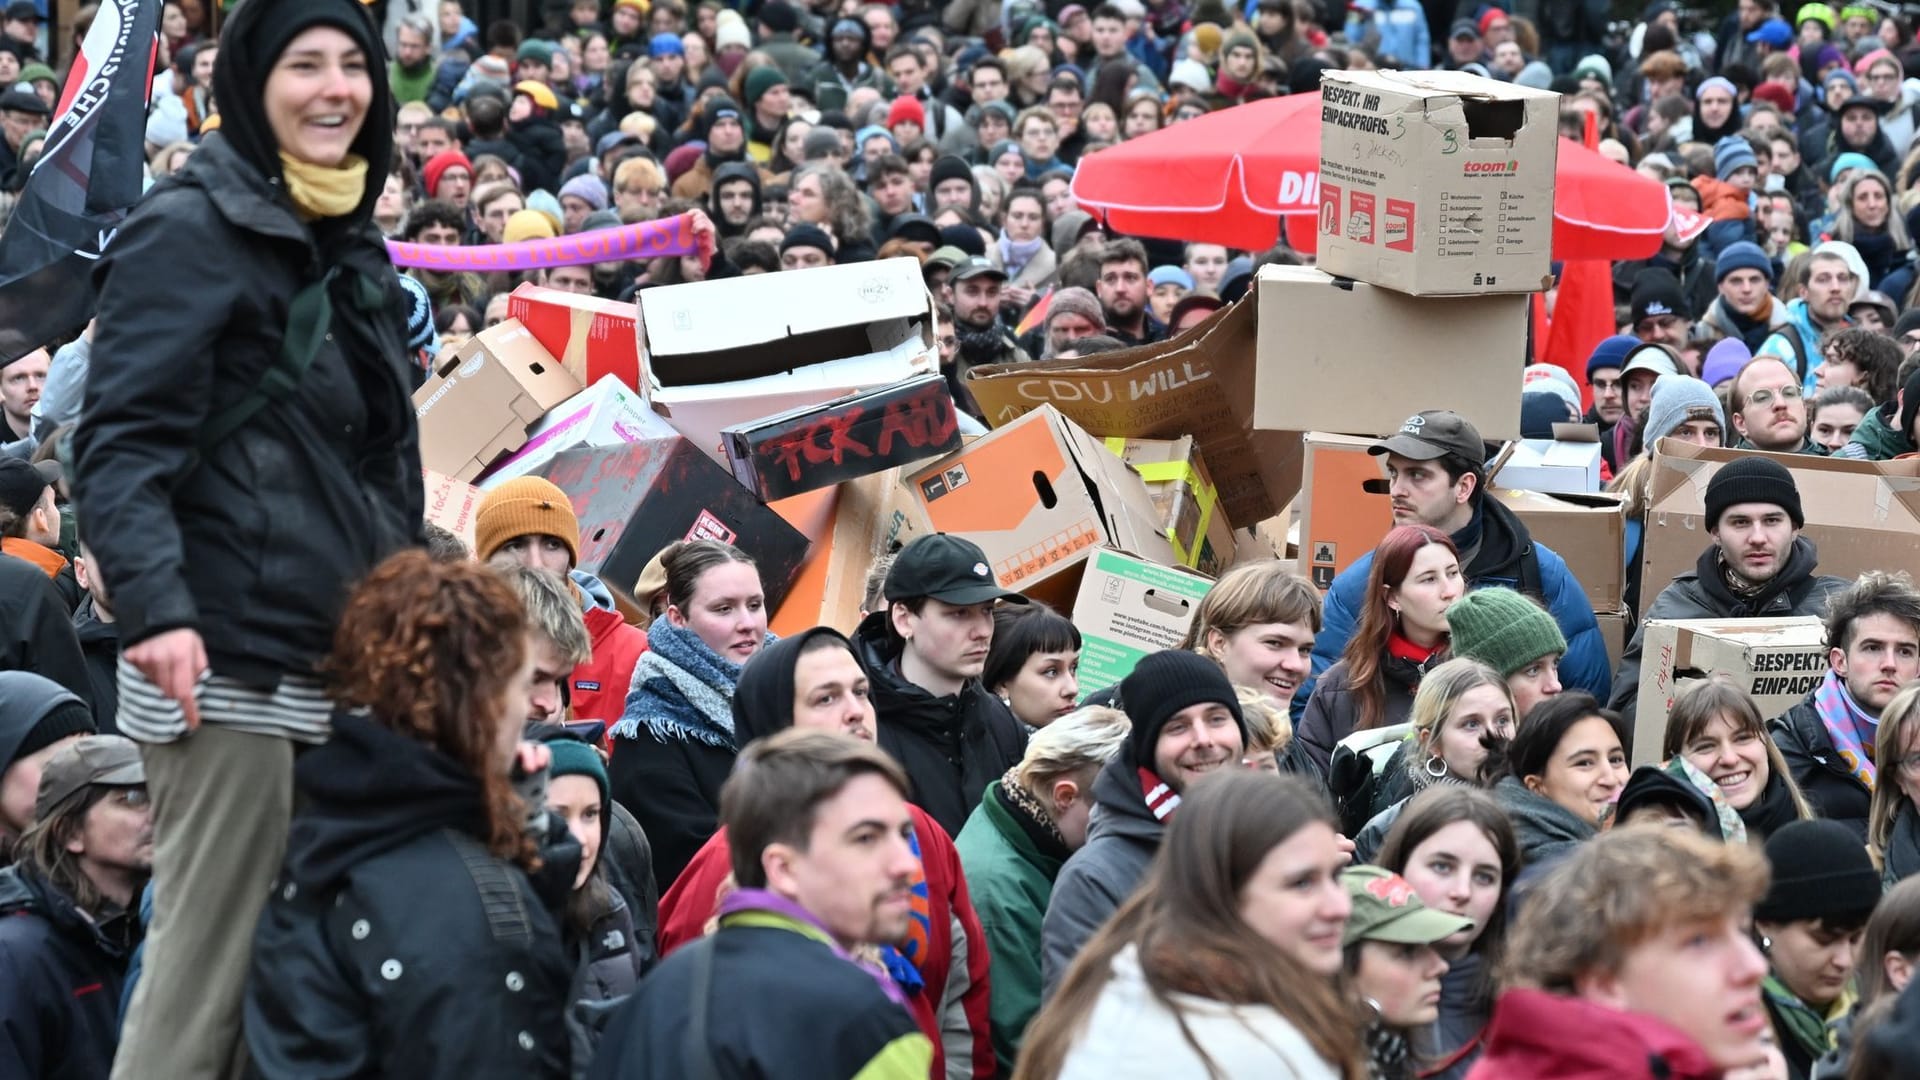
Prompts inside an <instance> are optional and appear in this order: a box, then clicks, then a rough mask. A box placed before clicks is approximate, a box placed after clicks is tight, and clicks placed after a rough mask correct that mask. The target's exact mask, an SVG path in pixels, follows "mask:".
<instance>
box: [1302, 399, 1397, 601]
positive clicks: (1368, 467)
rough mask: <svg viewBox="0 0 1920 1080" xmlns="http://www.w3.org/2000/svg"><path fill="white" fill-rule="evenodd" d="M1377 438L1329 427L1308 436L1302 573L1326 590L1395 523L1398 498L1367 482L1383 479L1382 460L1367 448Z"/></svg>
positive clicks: (1322, 589)
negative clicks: (1377, 491) (1328, 430)
mask: <svg viewBox="0 0 1920 1080" xmlns="http://www.w3.org/2000/svg"><path fill="white" fill-rule="evenodd" d="M1375 441H1376V440H1374V439H1359V438H1355V437H1353V436H1351V435H1329V434H1327V433H1326V432H1324V431H1309V432H1307V434H1306V436H1305V438H1304V440H1303V442H1304V444H1305V446H1306V455H1305V461H1306V464H1305V466H1304V467H1303V470H1302V472H1303V474H1304V476H1305V479H1304V481H1303V482H1302V484H1301V486H1300V573H1301V574H1302V575H1304V576H1305V577H1306V578H1307V579H1308V580H1310V581H1312V582H1313V584H1314V586H1315V587H1316V588H1318V589H1320V590H1321V591H1322V592H1325V591H1326V590H1327V589H1329V588H1332V587H1333V579H1334V578H1335V577H1336V576H1337V575H1339V573H1340V571H1342V570H1345V569H1346V568H1347V567H1349V566H1352V565H1353V564H1354V563H1356V562H1358V561H1359V560H1360V556H1362V555H1365V554H1366V553H1368V552H1370V551H1372V550H1373V549H1374V548H1375V547H1376V546H1377V545H1378V544H1379V543H1380V538H1381V537H1383V536H1385V535H1387V530H1388V529H1391V528H1393V509H1392V500H1391V499H1389V498H1388V497H1387V496H1386V495H1384V494H1382V495H1376V494H1373V493H1372V492H1369V491H1367V490H1366V488H1365V487H1363V486H1362V485H1364V484H1366V483H1367V482H1368V481H1372V480H1378V479H1380V461H1379V459H1378V458H1376V457H1374V456H1373V455H1372V454H1369V453H1367V447H1369V446H1372V445H1373V444H1374V442H1375Z"/></svg>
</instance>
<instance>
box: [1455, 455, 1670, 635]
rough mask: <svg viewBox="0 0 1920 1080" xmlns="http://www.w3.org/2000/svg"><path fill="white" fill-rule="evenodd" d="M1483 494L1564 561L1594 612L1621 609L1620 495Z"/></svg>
mask: <svg viewBox="0 0 1920 1080" xmlns="http://www.w3.org/2000/svg"><path fill="white" fill-rule="evenodd" d="M1487 494H1488V495H1489V496H1490V497H1492V498H1496V499H1499V500H1500V503H1501V505H1502V506H1505V507H1506V508H1507V509H1509V510H1511V511H1513V513H1514V516H1515V517H1517V518H1519V519H1520V523H1521V524H1522V525H1525V526H1526V527H1527V532H1528V533H1530V534H1532V536H1533V538H1534V540H1536V541H1538V542H1539V543H1542V544H1545V545H1546V546H1547V547H1549V548H1551V549H1552V550H1553V553H1554V554H1556V555H1558V556H1560V557H1561V558H1562V559H1565V560H1566V563H1567V569H1568V570H1570V571H1572V572H1573V576H1574V578H1575V579H1576V580H1578V581H1579V582H1580V587H1581V588H1582V589H1584V590H1585V591H1586V594H1587V602H1588V603H1589V604H1591V605H1592V606H1593V610H1594V611H1596V612H1604V611H1619V610H1621V609H1622V605H1623V604H1624V602H1625V601H1624V597H1625V596H1626V591H1627V565H1626V564H1627V552H1626V545H1627V509H1626V496H1624V495H1617V494H1614V493H1612V492H1607V491H1596V492H1593V493H1591V494H1586V495H1548V494H1544V493H1542V492H1538V491H1511V490H1508V489H1507V488H1500V487H1492V488H1488V489H1487ZM1650 598H1651V597H1649V599H1650ZM1616 666H1617V665H1616Z"/></svg>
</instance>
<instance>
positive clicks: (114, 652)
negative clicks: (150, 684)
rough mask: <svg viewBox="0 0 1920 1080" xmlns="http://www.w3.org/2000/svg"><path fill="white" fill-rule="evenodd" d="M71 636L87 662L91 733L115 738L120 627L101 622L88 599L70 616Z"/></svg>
mask: <svg viewBox="0 0 1920 1080" xmlns="http://www.w3.org/2000/svg"><path fill="white" fill-rule="evenodd" d="M73 634H74V636H75V637H76V638H78V639H79V640H80V655H81V657H82V658H84V659H85V660H86V667H87V689H88V691H89V697H90V700H91V703H92V705H93V726H94V730H96V731H98V732H99V733H100V734H102V735H118V734H119V733H120V728H119V726H118V725H116V724H115V723H114V720H113V716H114V713H115V712H116V711H117V710H118V709H119V708H120V684H119V683H118V682H117V681H116V675H115V672H116V671H117V670H118V669H119V666H120V624H118V623H111V622H107V621H106V620H104V619H102V618H101V617H100V611H99V609H98V607H96V605H95V603H94V599H93V597H91V596H89V597H87V598H86V599H85V600H82V601H80V607H79V608H78V609H77V610H75V611H74V613H73Z"/></svg>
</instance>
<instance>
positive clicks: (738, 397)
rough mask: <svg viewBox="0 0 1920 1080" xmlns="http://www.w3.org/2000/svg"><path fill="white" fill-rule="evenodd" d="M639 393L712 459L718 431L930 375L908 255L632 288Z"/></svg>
mask: <svg viewBox="0 0 1920 1080" xmlns="http://www.w3.org/2000/svg"><path fill="white" fill-rule="evenodd" d="M639 303H640V316H641V317H640V322H639V333H640V338H641V362H642V365H643V367H644V369H645V370H644V371H643V372H642V379H641V382H642V386H641V387H640V390H641V393H642V396H644V397H645V398H646V400H647V403H648V404H649V405H650V406H652V407H653V409H654V411H656V412H658V413H660V414H662V415H664V416H665V417H666V418H667V420H668V422H669V423H671V424H672V425H673V426H674V428H676V429H677V430H678V431H679V432H680V433H681V434H683V435H685V436H686V437H687V438H688V439H691V440H692V441H693V443H694V445H696V446H698V447H699V448H700V449H701V450H702V451H704V452H706V454H707V455H708V456H710V457H712V458H713V459H714V460H715V461H717V462H719V463H720V464H722V465H725V464H727V457H726V453H725V451H724V449H723V444H722V440H721V437H720V431H721V429H722V428H726V427H731V426H733V425H736V424H743V423H747V422H749V421H753V420H758V419H760V418H761V417H765V416H772V415H774V414H776V413H782V412H786V411H787V410H789V409H797V408H805V407H808V406H811V405H818V404H821V403H824V402H827V401H832V400H833V399H835V398H839V397H845V396H847V395H848V394H853V393H858V392H860V391H864V390H872V389H875V388H877V387H881V386H886V385H887V384H889V383H895V382H899V381H901V380H903V379H908V378H912V377H913V376H915V375H924V374H931V373H935V372H938V371H939V370H940V352H939V348H938V346H937V344H936V342H935V340H934V333H935V331H934V308H933V297H932V295H931V294H930V293H928V292H927V287H926V284H925V282H924V281H923V279H922V278H921V276H920V266H919V264H918V263H917V262H916V261H915V260H913V259H905V258H902V259H881V260H879V261H877V262H864V263H850V264H847V265H845V266H824V267H818V268H816V269H811V270H790V271H785V272H782V273H779V274H755V275H750V276H747V277H737V278H726V279H723V280H720V281H702V282H694V283H690V284H685V285H669V286H666V287H664V288H658V289H645V290H642V291H641V293H640V298H639Z"/></svg>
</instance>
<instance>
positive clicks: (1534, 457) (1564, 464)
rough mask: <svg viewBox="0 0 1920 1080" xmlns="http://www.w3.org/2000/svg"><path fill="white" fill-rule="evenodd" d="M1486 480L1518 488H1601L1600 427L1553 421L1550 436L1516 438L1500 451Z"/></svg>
mask: <svg viewBox="0 0 1920 1080" xmlns="http://www.w3.org/2000/svg"><path fill="white" fill-rule="evenodd" d="M1487 482H1488V483H1490V484H1498V485H1499V486H1501V487H1506V488H1514V489H1516V490H1520V491H1545V492H1550V493H1554V494H1573V495H1581V494H1589V493H1592V492H1596V491H1599V490H1600V430H1599V429H1598V428H1596V427H1594V426H1593V425H1592V424H1555V425H1553V438H1551V439H1518V440H1516V441H1514V442H1510V443H1508V444H1507V445H1506V447H1505V448H1504V449H1503V450H1501V451H1500V456H1499V457H1498V458H1496V459H1495V460H1494V463H1493V465H1492V467H1490V468H1489V469H1488V470H1487Z"/></svg>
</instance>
